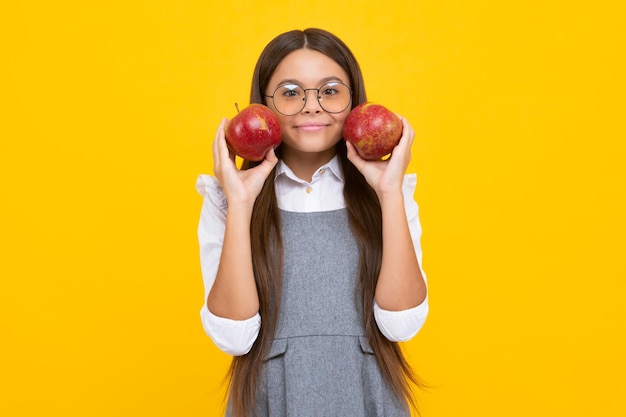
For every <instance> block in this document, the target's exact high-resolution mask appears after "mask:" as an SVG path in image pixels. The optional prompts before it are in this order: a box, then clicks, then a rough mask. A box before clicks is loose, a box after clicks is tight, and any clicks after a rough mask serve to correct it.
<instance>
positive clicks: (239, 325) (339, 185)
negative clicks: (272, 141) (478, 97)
mask: <svg viewBox="0 0 626 417" xmlns="http://www.w3.org/2000/svg"><path fill="white" fill-rule="evenodd" d="M275 181H276V183H275V188H276V195H277V199H278V205H279V207H280V208H281V209H283V210H287V211H295V212H313V211H328V210H336V209H340V208H344V207H345V202H344V200H343V192H342V190H343V176H342V174H341V170H340V169H339V164H338V161H337V158H335V159H333V160H331V161H330V162H329V163H328V164H326V165H325V166H322V167H320V169H319V170H318V171H317V173H316V174H315V175H314V176H313V178H312V180H311V182H306V181H303V180H301V179H299V178H297V177H296V176H295V175H294V174H293V172H291V170H290V169H289V168H288V167H287V166H286V165H285V164H283V163H282V162H279V166H278V169H277V175H276V178H275ZM415 186H416V176H415V175H414V174H411V175H406V176H405V178H404V182H403V187H402V190H403V195H404V201H405V211H406V214H407V220H408V223H409V229H410V232H411V237H412V240H413V245H414V248H415V252H416V256H417V259H418V261H419V264H420V268H421V265H422V249H421V244H420V239H421V233H422V231H421V225H420V221H419V215H418V206H417V203H416V202H415V200H414V197H413V194H414V191H415ZM196 189H197V190H198V192H199V193H200V195H202V196H203V205H202V211H201V215H200V222H199V226H198V239H199V243H200V261H201V267H202V277H203V281H204V305H203V306H202V309H201V311H200V316H201V319H202V324H203V327H204V330H205V332H206V333H207V335H208V336H209V337H210V338H211V339H212V340H213V342H214V343H215V345H216V346H217V347H219V348H220V349H221V350H223V351H224V352H226V353H228V354H231V355H244V354H246V353H247V352H249V350H250V348H251V347H252V345H253V343H254V341H255V340H256V338H257V336H258V333H259V329H260V326H261V317H260V315H259V314H258V313H257V314H256V315H255V316H253V317H251V318H249V319H247V320H231V319H227V318H223V317H218V316H215V315H214V314H212V313H211V312H210V311H209V309H208V308H207V305H206V300H207V297H208V294H209V291H210V290H211V287H212V286H213V283H214V281H215V276H216V274H217V267H218V265H219V260H220V256H221V253H222V243H223V238H224V228H225V221H226V208H227V202H226V198H225V196H224V193H223V191H222V188H221V186H220V185H219V182H218V181H217V179H216V178H215V177H212V176H209V175H200V176H199V177H198V180H197V183H196ZM307 189H308V192H307ZM312 189H313V190H315V191H317V192H311V190H312ZM422 276H423V277H424V279H426V275H425V274H424V271H423V269H422ZM427 315H428V297H426V299H425V300H424V301H423V302H422V304H420V305H419V306H417V307H414V308H411V309H408V310H403V311H387V310H383V309H381V308H380V307H379V306H378V305H377V304H376V303H374V317H375V319H376V323H377V325H378V327H379V329H380V331H381V332H382V333H383V335H385V337H386V338H388V339H389V340H391V341H394V342H397V341H406V340H409V339H410V338H412V337H413V336H415V334H417V332H418V331H419V330H420V329H421V328H422V326H423V324H424V322H425V320H426V317H427Z"/></svg>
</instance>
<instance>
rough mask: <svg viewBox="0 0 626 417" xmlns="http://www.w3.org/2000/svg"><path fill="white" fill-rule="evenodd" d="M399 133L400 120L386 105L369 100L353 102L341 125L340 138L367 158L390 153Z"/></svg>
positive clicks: (378, 157)
mask: <svg viewBox="0 0 626 417" xmlns="http://www.w3.org/2000/svg"><path fill="white" fill-rule="evenodd" d="M401 137H402V121H401V120H400V118H399V117H398V116H397V115H396V114H395V113H393V112H392V111H390V110H388V109H387V108H386V107H384V106H382V105H380V104H375V103H371V102H365V103H361V104H359V105H358V106H356V107H355V108H354V109H352V111H351V112H350V114H349V115H348V117H347V118H346V121H345V123H344V125H343V138H344V139H345V140H347V141H348V142H350V143H352V144H353V145H354V146H355V147H356V150H357V153H358V154H359V156H360V157H361V158H363V159H366V160H368V161H372V160H376V159H380V158H382V157H383V156H385V155H388V154H389V153H391V151H392V150H393V148H395V147H396V145H398V142H400V138H401Z"/></svg>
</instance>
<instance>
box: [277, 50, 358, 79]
mask: <svg viewBox="0 0 626 417" xmlns="http://www.w3.org/2000/svg"><path fill="white" fill-rule="evenodd" d="M328 79H337V80H339V81H342V82H344V83H346V84H349V81H350V79H349V77H348V74H347V73H346V72H345V71H344V69H343V68H341V66H340V65H339V64H337V63H336V62H335V61H334V60H333V59H332V58H330V57H328V56H326V55H324V54H323V53H321V52H318V51H314V50H312V49H306V48H303V49H298V50H295V51H293V52H292V53H290V54H289V55H287V56H286V57H285V58H283V60H282V61H280V63H279V64H278V66H277V67H276V70H275V71H274V74H272V77H271V78H270V82H269V87H270V88H272V87H276V86H278V85H279V84H282V83H283V82H286V81H289V82H297V83H298V84H300V85H302V86H304V87H311V86H315V87H317V86H318V85H319V84H321V83H322V82H323V81H324V80H328Z"/></svg>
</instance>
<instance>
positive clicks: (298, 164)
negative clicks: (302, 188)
mask: <svg viewBox="0 0 626 417" xmlns="http://www.w3.org/2000/svg"><path fill="white" fill-rule="evenodd" d="M285 151H286V150H285ZM335 154H336V150H335V148H332V149H328V150H327V151H324V152H319V153H309V152H298V151H293V150H289V151H286V152H283V155H282V160H283V162H284V163H285V164H287V166H288V167H289V168H290V169H291V170H292V171H293V173H294V174H295V175H296V176H297V177H298V178H300V179H302V180H304V181H311V180H312V179H313V174H315V172H316V171H317V169H318V168H319V167H320V166H322V165H324V164H325V163H327V162H328V161H330V160H331V159H333V157H334V156H335Z"/></svg>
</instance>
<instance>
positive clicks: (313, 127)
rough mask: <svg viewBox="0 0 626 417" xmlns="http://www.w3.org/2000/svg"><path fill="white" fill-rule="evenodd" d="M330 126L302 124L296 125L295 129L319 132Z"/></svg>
mask: <svg viewBox="0 0 626 417" xmlns="http://www.w3.org/2000/svg"><path fill="white" fill-rule="evenodd" d="M327 126H328V124H326V123H317V122H315V123H301V124H299V125H296V126H295V128H296V129H298V130H300V131H303V132H318V131H320V130H323V129H325V128H326V127H327Z"/></svg>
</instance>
